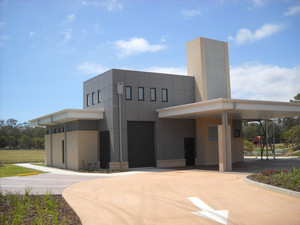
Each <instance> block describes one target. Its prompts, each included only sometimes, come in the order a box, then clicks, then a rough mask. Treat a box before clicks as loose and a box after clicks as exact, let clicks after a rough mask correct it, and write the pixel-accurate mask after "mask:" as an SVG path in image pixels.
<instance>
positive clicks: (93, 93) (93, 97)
mask: <svg viewBox="0 0 300 225" xmlns="http://www.w3.org/2000/svg"><path fill="white" fill-rule="evenodd" d="M95 103H96V93H95V92H92V105H95Z"/></svg>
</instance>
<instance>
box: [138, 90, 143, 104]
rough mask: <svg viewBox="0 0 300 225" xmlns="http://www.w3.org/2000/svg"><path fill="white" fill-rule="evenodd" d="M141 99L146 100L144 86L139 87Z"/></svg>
mask: <svg viewBox="0 0 300 225" xmlns="http://www.w3.org/2000/svg"><path fill="white" fill-rule="evenodd" d="M138 96H139V101H144V88H143V87H139V93H138Z"/></svg>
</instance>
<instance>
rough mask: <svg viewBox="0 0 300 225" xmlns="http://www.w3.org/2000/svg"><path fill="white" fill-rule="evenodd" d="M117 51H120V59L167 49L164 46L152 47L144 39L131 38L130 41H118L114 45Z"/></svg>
mask: <svg viewBox="0 0 300 225" xmlns="http://www.w3.org/2000/svg"><path fill="white" fill-rule="evenodd" d="M114 45H115V47H116V49H118V50H120V52H119V54H118V56H119V57H120V58H122V57H125V56H127V55H133V54H139V53H144V52H157V51H160V50H162V49H164V48H165V46H164V45H151V44H149V42H148V41H147V40H145V39H144V38H137V37H134V38H131V39H130V40H129V41H125V40H118V41H116V42H115V43H114Z"/></svg>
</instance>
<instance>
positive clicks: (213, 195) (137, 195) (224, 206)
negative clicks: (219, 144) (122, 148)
mask: <svg viewBox="0 0 300 225" xmlns="http://www.w3.org/2000/svg"><path fill="white" fill-rule="evenodd" d="M245 175H246V173H234V172H232V173H221V172H217V171H204V170H181V171H180V170H178V171H167V172H155V173H145V174H136V175H132V176H125V177H124V176H122V177H115V178H113V179H100V180H99V179H98V180H90V181H86V182H82V183H78V184H74V185H71V186H70V187H68V188H66V189H65V190H64V191H63V196H64V198H65V199H66V200H67V202H68V203H69V204H70V205H71V207H72V208H73V209H74V210H75V211H76V213H77V214H78V215H79V217H80V219H81V221H82V222H83V224H84V225H88V224H93V225H94V224H101V225H105V224H119V225H122V224H138V225H148V224H149V225H150V224H151V225H152V224H156V225H159V224H163V225H167V224H172V225H174V224H178V225H182V224H189V225H190V224H264V225H265V224H272V225H273V224H280V225H281V224H289V225H293V224H295V225H298V224H300V216H299V212H300V199H298V198H294V197H290V196H286V195H283V194H280V193H275V192H271V191H268V190H264V189H260V188H257V187H253V186H250V185H248V184H246V183H245V182H244V181H243V177H244V176H245ZM188 197H195V198H193V200H194V202H192V201H191V200H189V199H188ZM197 202H198V204H197ZM199 207H200V208H201V209H200V208H199ZM217 210H229V211H228V221H226V218H224V216H223V215H224V214H226V211H217ZM193 212H196V213H193ZM218 219H220V220H219V221H221V222H223V223H219V222H216V221H218Z"/></svg>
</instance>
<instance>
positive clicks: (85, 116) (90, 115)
mask: <svg viewBox="0 0 300 225" xmlns="http://www.w3.org/2000/svg"><path fill="white" fill-rule="evenodd" d="M103 113H104V110H102V109H101V110H91V109H64V110H61V111H57V112H54V113H51V114H48V115H45V116H41V117H38V118H36V119H33V120H29V122H30V123H31V125H32V126H52V125H57V124H60V123H66V122H71V121H75V120H101V119H103Z"/></svg>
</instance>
